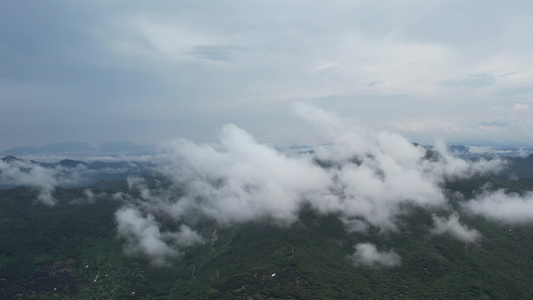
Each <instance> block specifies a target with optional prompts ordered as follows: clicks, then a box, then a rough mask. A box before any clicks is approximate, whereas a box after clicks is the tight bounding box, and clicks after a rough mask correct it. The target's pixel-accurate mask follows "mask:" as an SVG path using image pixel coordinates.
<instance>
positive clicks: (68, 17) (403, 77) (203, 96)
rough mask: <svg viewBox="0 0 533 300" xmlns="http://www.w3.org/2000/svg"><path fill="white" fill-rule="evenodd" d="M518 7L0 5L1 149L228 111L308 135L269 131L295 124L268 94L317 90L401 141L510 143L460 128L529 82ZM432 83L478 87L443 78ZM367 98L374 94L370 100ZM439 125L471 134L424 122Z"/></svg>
mask: <svg viewBox="0 0 533 300" xmlns="http://www.w3.org/2000/svg"><path fill="white" fill-rule="evenodd" d="M303 6H305V8H306V9H301V7H303ZM528 8H531V3H529V2H528V1H513V2H508V1H507V2H499V1H487V2H484V3H482V4H479V5H472V4H471V3H467V2H464V1H455V0H454V1H447V2H421V1H417V0H409V1H403V2H401V3H389V4H388V5H382V4H380V3H375V2H368V3H367V2H350V1H340V2H335V3H332V4H330V3H328V4H325V3H322V2H318V1H312V2H308V1H305V2H304V1H294V2H290V3H287V2H283V1H273V2H256V3H233V2H225V1H222V2H220V3H216V4H215V3H209V5H205V3H195V4H191V3H183V2H179V3H172V4H170V3H162V2H161V3H150V4H146V3H144V2H141V1H132V2H130V3H129V5H128V6H127V7H126V6H124V5H121V4H109V3H107V2H104V1H90V2H83V3H76V4H75V5H72V4H69V3H66V2H54V3H48V4H46V5H45V4H35V5H33V6H31V7H29V6H27V5H25V4H24V3H19V2H16V1H15V2H13V1H8V2H4V3H1V4H0V28H1V29H0V38H1V39H2V41H3V42H2V45H0V53H1V54H2V55H0V64H1V65H2V69H1V70H0V77H1V78H2V81H1V82H2V83H1V84H0V89H1V90H2V94H1V95H0V99H1V100H0V101H1V102H2V111H1V112H0V118H1V119H2V120H3V122H4V124H7V125H6V126H2V128H0V134H1V135H2V136H3V137H5V139H4V140H3V144H2V145H3V147H5V148H12V147H16V146H28V145H31V144H33V145H36V146H38V145H42V144H49V143H54V142H59V141H66V140H78V139H79V137H80V136H81V137H83V139H85V140H86V141H88V142H93V143H96V142H104V141H114V140H116V139H117V138H116V137H117V136H120V137H121V139H126V140H131V141H134V142H138V143H152V144H154V143H158V142H160V141H162V140H167V139H169V138H171V137H174V136H184V137H187V138H188V139H190V140H194V141H213V140H214V139H216V137H215V136H214V135H213V134H212V128H214V127H218V126H220V125H221V124H225V123H228V122H232V123H236V124H239V125H240V126H242V127H245V128H248V129H249V130H250V131H251V132H253V133H254V136H256V137H257V139H258V140H265V139H266V140H268V141H269V142H271V143H275V144H281V143H306V141H305V140H303V139H302V135H301V134H299V132H298V131H294V132H291V131H287V132H286V135H289V134H290V136H286V135H285V136H284V137H282V138H280V137H279V134H277V133H276V132H278V130H277V126H278V125H279V126H280V127H283V128H292V127H291V125H292V124H294V123H292V122H291V121H290V119H288V118H282V117H280V115H283V113H284V110H286V105H282V104H287V103H289V102H292V101H294V100H299V101H302V100H305V101H307V100H308V101H310V102H312V101H314V100H317V99H324V98H325V97H346V98H348V99H350V101H344V102H343V103H338V107H336V108H335V109H336V110H337V111H340V112H343V113H345V114H349V115H351V116H352V117H359V118H362V119H365V120H368V121H371V122H372V124H375V125H377V126H378V127H381V128H384V129H389V130H396V129H398V128H399V127H398V126H399V125H398V124H401V125H404V126H405V127H403V128H413V126H407V125H409V124H411V125H412V123H414V122H415V123H418V124H419V125H420V126H414V127H416V128H417V130H404V132H403V133H404V134H405V135H406V136H407V137H409V138H410V139H411V140H415V139H416V140H419V141H420V140H421V139H425V138H426V137H427V136H434V135H435V134H442V135H443V137H444V138H446V139H447V140H449V141H452V142H456V141H462V140H465V139H467V138H476V137H480V136H481V137H483V141H485V142H487V141H488V142H491V141H498V140H499V139H502V138H504V137H505V138H506V139H507V140H510V141H514V142H521V143H524V141H525V140H527V139H524V138H523V135H519V136H516V137H514V136H512V135H509V132H492V131H491V132H490V134H488V133H486V131H484V129H483V128H477V127H475V126H471V125H470V124H471V121H472V116H473V115H475V116H476V118H480V119H483V120H485V119H489V121H490V119H492V118H493V115H494V113H493V112H492V111H491V110H490V108H491V107H503V106H505V104H506V103H507V99H506V98H508V95H502V94H499V93H498V92H497V91H504V92H503V93H504V94H505V93H510V94H514V96H516V97H518V98H521V99H519V100H520V101H521V102H525V101H524V100H527V93H522V92H523V91H520V88H523V87H527V85H528V83H529V82H531V79H532V78H531V74H530V72H529V71H528V67H527V66H528V65H529V64H530V62H531V54H530V52H529V51H527V50H528V49H530V48H531V43H532V41H531V39H528V38H524V37H527V36H528V35H527V32H528V29H529V28H531V25H532V24H531V22H532V21H531V18H529V15H528V11H529V10H528ZM317 20H318V21H317ZM458 74H479V75H476V76H477V77H468V78H458V79H457V78H456V77H457V76H459V75H458ZM498 74H507V76H501V75H498ZM491 76H492V77H491ZM493 77H498V80H496V81H494V78H493ZM450 79H451V80H450ZM442 82H444V83H445V84H451V85H454V86H457V85H459V86H488V85H489V84H492V85H491V87H490V88H486V89H452V88H445V87H444V86H442V85H441V84H440V83H442ZM517 89H518V90H517ZM493 91H496V92H494V93H493ZM506 91H507V92H506ZM516 92H518V94H517V93H516ZM526 92H527V91H526ZM391 95H402V101H401V102H399V100H398V99H394V97H390V98H387V97H389V96H391ZM369 97H382V99H383V101H382V102H380V105H379V107H378V108H377V109H376V108H375V104H374V105H369V104H367V102H369V101H367V99H369ZM481 100H483V102H482V103H484V105H483V106H481V105H479V104H478V103H481V102H480V101H481ZM398 103H400V104H401V105H399V104H398ZM328 104H329V103H325V104H324V105H325V107H327V105H328ZM391 107H399V109H390V108H391ZM382 108H387V109H382ZM405 108H407V109H405ZM387 110H388V111H394V112H396V113H397V115H396V116H392V117H391V115H390V114H389V113H387V114H385V113H384V111H387ZM400 111H401V112H402V113H401V114H400V113H398V112H400ZM458 111H459V112H458ZM250 114H253V116H250ZM435 116H438V118H435ZM417 118H421V119H422V120H413V119H417ZM523 118H525V117H523ZM392 119H394V120H392ZM436 119H437V120H436ZM272 120H275V122H274V121H272ZM483 120H480V121H483ZM478 123H479V122H478ZM406 124H407V125H406ZM446 124H454V126H453V128H460V129H469V130H470V131H471V132H466V133H464V132H461V131H453V130H452V131H450V130H444V131H442V130H438V129H440V128H441V127H442V126H444V127H445V128H449V127H448V126H445V125H446ZM441 125H442V126H441ZM36 127H39V128H41V130H40V131H39V132H38V133H37V132H36V131H35V130H34V128H36ZM530 127H531V126H530V124H528V125H527V126H525V127H524V128H519V129H520V132H523V133H527V132H531V130H530ZM463 131H468V130H463ZM515 131H516V128H515ZM14 132H15V133H16V134H13V133H14ZM480 133H481V134H480Z"/></svg>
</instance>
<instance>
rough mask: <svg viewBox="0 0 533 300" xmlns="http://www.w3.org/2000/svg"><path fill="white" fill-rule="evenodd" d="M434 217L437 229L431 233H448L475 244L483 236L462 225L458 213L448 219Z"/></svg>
mask: <svg viewBox="0 0 533 300" xmlns="http://www.w3.org/2000/svg"><path fill="white" fill-rule="evenodd" d="M432 217H433V222H434V223H435V228H433V230H432V231H431V232H432V233H434V234H444V233H448V234H450V235H452V236H453V237H455V238H457V239H459V240H461V241H464V242H474V241H476V240H477V239H479V238H480V237H481V234H479V232H478V231H477V230H475V229H470V228H468V226H466V225H464V224H461V222H459V216H458V215H457V213H453V214H452V215H450V216H449V217H448V218H443V217H438V216H436V215H433V216H432Z"/></svg>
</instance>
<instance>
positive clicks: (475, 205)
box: [464, 190, 533, 224]
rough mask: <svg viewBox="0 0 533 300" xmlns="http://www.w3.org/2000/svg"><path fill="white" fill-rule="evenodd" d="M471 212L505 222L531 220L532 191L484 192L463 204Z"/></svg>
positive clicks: (532, 212)
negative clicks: (524, 192)
mask: <svg viewBox="0 0 533 300" xmlns="http://www.w3.org/2000/svg"><path fill="white" fill-rule="evenodd" d="M464 208H465V209H466V210H467V211H468V212H470V213H473V214H476V215H481V216H484V217H486V218H487V219H491V220H496V221H500V222H503V223H507V224H520V223H525V222H531V221H533V192H529V193H527V194H525V195H519V194H517V193H510V194H506V193H505V191H504V190H498V191H496V192H485V193H483V194H481V195H479V196H478V197H476V198H475V199H474V200H471V201H468V202H466V203H465V204H464Z"/></svg>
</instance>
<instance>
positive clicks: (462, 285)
mask: <svg viewBox="0 0 533 300" xmlns="http://www.w3.org/2000/svg"><path fill="white" fill-rule="evenodd" d="M487 182H489V183H490V185H491V186H492V188H493V189H496V188H504V189H506V190H507V191H513V192H523V191H527V190H533V181H531V180H530V179H524V180H511V179H506V178H503V177H495V176H489V177H475V178H472V179H468V180H456V181H450V182H447V183H446V186H445V188H446V189H447V190H448V191H450V195H453V194H452V192H454V191H460V192H461V193H463V194H464V195H465V196H467V197H470V196H472V195H474V194H475V193H477V191H479V190H480V188H481V187H482V186H484V185H486V183H487ZM124 185H125V183H124V182H121V181H115V182H110V183H100V184H98V187H95V188H93V189H95V190H96V189H97V190H98V192H100V193H103V194H104V195H107V196H105V197H101V198H99V199H97V200H95V201H94V202H91V203H88V202H86V201H84V200H83V199H85V198H84V196H83V194H84V189H80V188H76V189H56V191H55V194H54V196H55V197H56V198H57V199H58V204H57V205H56V206H55V207H49V206H45V205H43V204H40V203H36V202H35V199H36V196H37V194H38V191H36V190H34V189H32V188H28V187H18V188H14V189H8V190H1V191H0V228H1V230H0V298H1V299H30V298H31V299H68V298H76V299H377V298H380V299H381V298H386V299H389V298H390V299H404V298H407V299H409V298H431V299H518V298H529V297H531V295H533V267H532V266H533V256H532V255H531V253H533V226H532V225H531V224H524V225H520V226H512V227H510V226H506V225H503V224H499V223H495V222H489V221H487V220H486V219H484V218H482V217H474V216H470V215H461V221H462V222H464V223H465V224H467V225H468V226H469V227H472V228H476V229H477V230H478V231H479V232H480V233H481V234H482V236H483V238H482V239H481V240H480V241H479V242H475V243H468V244H465V243H464V242H461V241H459V240H457V239H455V238H453V237H451V236H449V235H432V234H431V233H430V228H431V227H432V225H433V221H432V218H431V214H432V213H437V214H446V212H445V211H444V209H445V208H442V211H431V212H430V211H428V210H426V209H423V208H420V207H418V208H417V207H405V210H406V211H409V213H407V214H404V215H403V216H402V217H401V218H402V219H401V220H399V222H398V223H399V224H401V225H400V228H399V230H398V231H396V232H394V231H393V232H387V233H379V232H378V229H377V228H370V232H368V233H366V234H362V233H348V232H347V231H346V229H345V227H344V226H343V224H342V222H341V221H340V220H339V218H338V216H336V215H334V214H330V215H321V214H318V213H316V212H315V211H313V210H312V209H310V208H303V209H302V210H301V211H300V217H299V220H298V221H297V222H295V223H293V224H291V225H289V226H278V225H276V224H274V222H272V221H271V220H263V221H260V222H249V223H243V224H234V225H226V226H222V225H219V224H216V223H213V222H212V221H200V223H198V224H196V225H195V229H197V230H198V231H199V232H200V233H201V234H202V236H203V237H205V239H206V242H205V243H204V244H201V245H197V246H192V247H188V248H184V249H183V250H182V253H181V255H180V256H178V257H176V258H174V259H173V260H172V261H171V266H164V267H161V266H154V265H152V264H150V261H149V259H148V258H147V257H139V256H133V257H132V256H128V255H125V254H124V252H123V246H124V241H123V240H121V239H120V238H118V237H117V232H116V223H115V219H114V218H115V217H114V213H115V211H116V210H117V209H118V208H119V207H120V206H121V205H123V203H121V202H119V201H118V200H114V198H113V197H112V193H113V192H114V191H117V190H123V191H124V189H125V188H124ZM450 197H452V198H453V196H450ZM452 201H453V202H452V205H457V204H458V202H459V201H464V200H462V199H455V200H452ZM159 221H160V222H162V223H163V224H164V226H166V228H167V229H173V228H176V227H177V224H175V223H174V222H172V221H170V220H159ZM362 242H371V243H374V244H376V245H378V247H380V248H381V247H383V249H394V251H395V252H396V253H398V254H399V255H400V256H401V257H402V263H401V266H398V267H393V268H376V267H368V266H362V265H356V264H355V263H354V262H353V260H352V259H350V256H351V255H352V254H353V253H354V245H355V244H357V243H362Z"/></svg>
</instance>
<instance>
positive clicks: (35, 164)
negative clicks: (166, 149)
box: [0, 155, 152, 189]
mask: <svg viewBox="0 0 533 300" xmlns="http://www.w3.org/2000/svg"><path fill="white" fill-rule="evenodd" d="M1 160H2V161H3V162H4V163H7V165H4V166H3V167H2V168H0V189H9V188H14V187H16V186H20V185H21V184H20V183H19V182H20V180H18V179H17V177H18V176H21V175H22V174H24V173H26V174H29V173H32V172H34V173H35V172H40V171H42V170H43V169H44V170H48V171H49V173H48V174H51V176H53V177H54V178H55V179H56V181H57V185H58V186H60V187H69V188H72V187H82V186H88V185H95V184H97V183H98V182H103V181H110V180H125V179H127V178H128V177H129V176H140V175H150V174H152V171H151V169H150V167H151V165H152V163H147V162H137V161H117V162H106V161H93V162H84V161H81V160H72V159H63V160H61V161H58V162H53V163H46V162H39V161H35V160H24V159H20V158H17V157H15V156H12V155H8V156H5V157H3V158H2V159H1ZM39 168H40V169H39ZM3 172H5V173H6V176H5V177H7V178H9V179H11V180H5V179H6V178H4V177H2V176H1V175H2V173H3Z"/></svg>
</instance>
